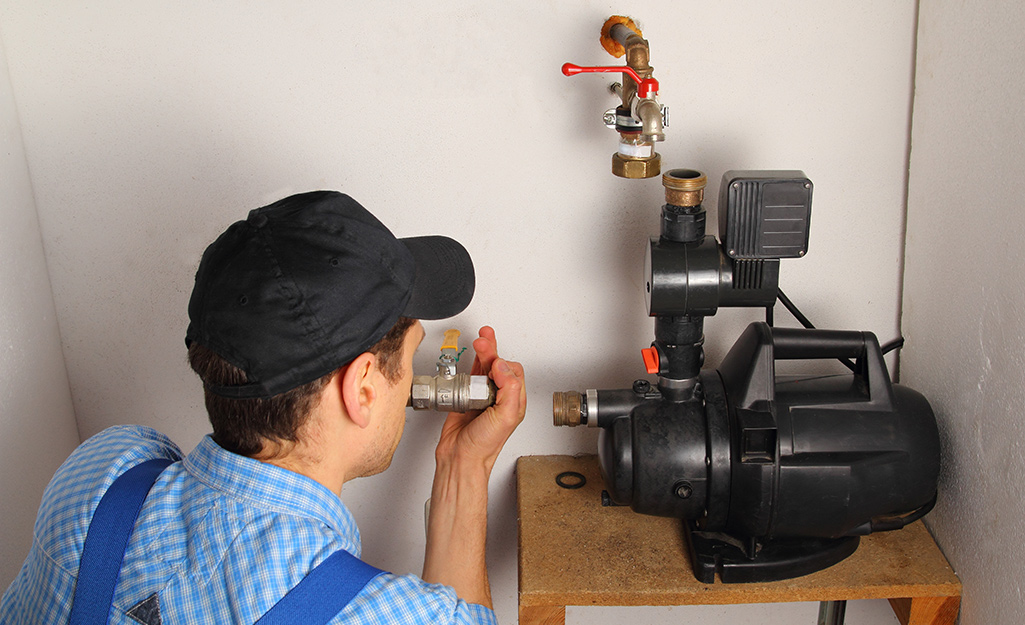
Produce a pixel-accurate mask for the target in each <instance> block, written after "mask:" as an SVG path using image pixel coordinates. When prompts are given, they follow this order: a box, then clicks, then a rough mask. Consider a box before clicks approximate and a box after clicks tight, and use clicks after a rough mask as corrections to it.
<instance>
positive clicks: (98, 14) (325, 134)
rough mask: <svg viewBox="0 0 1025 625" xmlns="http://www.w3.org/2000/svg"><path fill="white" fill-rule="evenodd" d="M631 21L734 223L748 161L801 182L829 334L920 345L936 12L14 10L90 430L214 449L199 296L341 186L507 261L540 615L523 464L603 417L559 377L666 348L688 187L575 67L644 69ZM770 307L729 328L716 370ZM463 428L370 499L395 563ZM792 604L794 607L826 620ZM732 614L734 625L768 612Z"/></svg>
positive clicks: (371, 487)
mask: <svg viewBox="0 0 1025 625" xmlns="http://www.w3.org/2000/svg"><path fill="white" fill-rule="evenodd" d="M617 10H620V11H622V10H628V11H629V12H630V14H631V15H632V16H633V17H635V18H636V19H638V20H639V22H640V23H641V26H642V27H643V28H644V30H645V35H646V36H647V38H648V39H649V41H650V42H651V46H652V64H653V65H654V66H655V68H656V77H657V78H658V79H659V80H660V82H661V85H662V100H663V101H664V102H665V103H666V104H668V105H669V106H670V107H671V109H672V119H673V124H672V126H671V127H670V128H669V131H668V134H667V141H666V143H665V144H663V145H662V146H660V149H659V151H660V152H661V153H662V155H663V159H664V163H665V164H666V166H667V168H669V167H690V168H697V169H701V170H703V171H705V172H706V173H707V174H708V176H709V180H710V181H711V184H710V188H709V193H708V196H709V197H710V198H711V200H710V201H709V202H708V203H707V205H708V207H709V209H710V211H711V217H712V219H710V223H715V219H714V216H715V203H716V202H715V198H716V197H717V191H718V180H719V178H720V176H721V175H722V173H723V172H724V171H725V170H727V169H732V168H779V169H788V168H798V169H803V170H804V171H805V172H806V173H807V174H808V176H809V177H810V178H811V179H812V180H813V181H814V182H815V185H816V187H815V200H814V204H815V206H814V210H813V219H812V221H813V225H812V239H811V248H810V251H809V254H808V256H807V258H805V259H802V260H800V261H787V262H785V263H784V264H783V265H784V266H783V270H782V273H783V277H782V286H783V288H784V290H785V291H786V292H787V293H788V294H789V295H790V296H791V298H793V299H794V300H795V301H796V302H798V303H799V305H801V307H802V309H803V310H804V312H805V313H806V314H807V315H808V316H809V317H811V318H812V320H813V321H815V322H817V323H818V324H819V325H822V326H824V327H834V328H856V329H867V330H872V331H874V332H876V333H877V334H878V335H879V337H880V339H882V340H888V339H890V338H892V337H893V336H895V335H896V334H897V324H898V310H899V289H900V264H901V257H902V236H903V204H904V195H905V189H906V180H905V172H906V164H907V163H906V157H907V149H908V131H909V116H910V106H911V104H910V97H911V77H912V64H913V41H914V32H915V31H914V29H915V14H914V13H915V11H914V6H913V4H907V3H906V4H902V5H898V6H894V4H893V3H891V2H885V1H882V0H875V1H868V2H861V3H857V4H856V5H855V4H852V5H849V6H840V5H838V4H837V3H822V2H817V1H815V0H791V1H789V2H785V3H751V2H742V1H740V0H736V1H732V2H718V3H707V2H706V3H696V2H669V1H667V0H661V1H656V0H640V1H636V2H631V3H629V4H628V5H627V6H623V7H610V5H608V4H607V3H604V2H593V1H584V0H577V1H572V2H537V3H531V4H530V5H528V6H523V5H522V4H520V3H488V4H482V3H477V2H466V1H464V0H444V1H441V2H438V1H435V2H430V3H426V2H419V3H404V4H403V5H402V6H401V8H397V5H394V4H385V3H380V4H375V3H361V4H359V5H357V4H355V3H344V4H343V3H338V2H329V1H327V0H318V1H311V2H303V3H295V2H280V1H265V2H242V1H241V0H235V1H229V2H218V3H209V2H199V1H196V0H193V1H183V2H175V3H166V2H153V1H140V2H132V3H124V2H115V1H113V0H100V1H98V2H93V3H89V4H88V5H84V4H78V3H67V2H60V1H58V0H3V1H2V2H0V27H2V29H3V35H4V38H5V40H6V42H7V45H8V54H9V62H10V66H11V76H12V83H13V86H14V90H15V92H16V93H17V95H18V102H19V111H20V114H21V121H22V124H23V128H24V135H25V137H26V146H27V152H28V162H29V166H30V168H31V171H32V176H33V183H34V185H35V190H36V202H37V206H38V209H39V219H40V222H41V224H42V232H43V238H44V241H45V244H46V249H47V260H48V263H49V266H50V274H51V278H52V281H53V285H54V297H55V300H56V306H57V314H58V318H59V320H60V323H61V331H62V339H63V348H64V353H65V357H66V362H67V367H68V375H69V377H70V384H71V389H72V392H73V396H74V401H75V411H76V414H77V415H78V419H79V425H80V429H81V431H82V434H83V436H88V435H90V434H93V433H95V432H96V431H98V430H100V429H101V428H103V427H105V426H107V425H110V424H113V423H120V422H139V423H145V424H148V425H152V426H155V427H157V428H159V429H162V430H163V431H165V432H167V433H168V434H169V435H170V436H171V437H172V438H174V439H175V440H176V441H178V442H179V443H180V444H181V445H182V447H183V448H185V449H189V448H191V447H192V446H193V445H194V444H195V443H196V442H197V441H198V440H199V438H200V437H201V436H202V435H203V434H204V433H205V432H206V431H207V429H208V426H207V424H206V421H205V417H204V415H203V410H202V407H201V401H200V389H199V387H198V384H197V383H196V380H195V379H194V377H193V376H192V374H191V373H190V372H189V371H188V369H187V367H186V365H185V362H184V360H185V350H184V343H183V337H184V332H185V326H186V316H185V307H186V302H187V300H188V295H189V292H190V289H191V284H192V276H193V272H194V270H195V267H196V264H197V262H198V259H199V256H200V253H201V252H202V250H203V248H204V247H205V245H206V244H207V243H209V241H211V240H212V239H213V238H214V237H215V236H216V235H217V234H218V233H219V232H220V231H221V230H223V229H224V228H225V227H226V226H227V225H228V224H229V223H231V222H232V221H234V220H237V219H240V218H242V217H244V215H245V214H246V212H247V211H248V210H249V209H250V208H253V207H256V206H259V205H262V204H265V203H268V202H270V201H273V200H275V199H278V198H279V197H282V196H283V195H285V194H288V193H291V192H295V191H303V190H308V189H311V188H336V189H340V190H343V191H346V192H348V193H350V194H352V195H353V196H354V197H356V198H357V199H359V200H360V201H361V202H362V203H364V204H365V205H366V206H367V207H368V208H370V209H371V210H372V211H374V212H375V213H376V214H377V215H378V216H380V217H381V218H382V219H383V220H384V221H385V222H386V223H388V224H389V225H391V226H392V227H393V230H394V231H395V232H396V233H397V234H399V235H400V236H404V235H412V234H423V233H427V232H444V233H448V234H451V235H453V236H455V237H456V238H459V239H460V240H462V241H464V243H466V245H467V247H468V248H469V249H470V251H471V253H472V254H473V256H474V258H475V261H476V263H477V267H478V277H479V286H478V292H477V297H476V298H475V300H474V303H473V305H472V306H471V308H470V309H469V310H468V311H467V312H466V313H465V314H463V315H462V316H461V317H460V318H459V319H458V320H457V321H456V322H455V324H456V325H458V326H459V327H460V328H461V329H463V330H464V331H465V332H468V333H469V332H473V331H474V329H475V328H476V327H477V326H479V325H481V324H483V323H491V324H493V325H494V326H495V327H496V328H497V330H498V335H499V340H500V346H501V348H502V350H503V352H504V353H505V355H506V356H508V357H512V358H516V359H519V360H521V361H523V362H524V363H525V364H526V367H527V372H528V381H529V383H530V385H531V389H530V397H529V401H530V408H529V410H528V416H527V422H526V423H524V425H523V426H522V428H521V429H520V431H519V432H518V433H517V435H516V436H515V437H514V438H513V440H512V441H511V442H510V444H509V446H508V448H507V450H506V452H505V454H504V456H503V457H502V459H501V461H500V464H499V465H498V467H497V469H496V472H495V478H494V483H493V488H492V514H493V517H492V518H493V519H494V520H493V526H492V545H491V547H492V549H491V564H492V568H493V573H492V581H493V584H494V586H495V600H496V604H497V607H498V611H499V616H500V618H501V619H502V620H503V621H504V622H512V621H513V620H514V619H515V599H516V540H515V518H516V515H515V496H514V480H513V469H512V467H513V463H514V461H515V458H516V457H517V456H519V455H524V454H544V453H576V452H592V451H594V449H595V433H594V432H586V431H579V430H566V429H558V430H557V429H554V428H553V427H552V426H551V414H550V410H551V409H550V406H551V394H552V392H553V391H556V390H566V389H580V390H582V389H584V388H588V387H592V388H593V387H597V388H608V387H618V386H622V385H626V384H629V382H630V381H632V380H633V379H634V378H636V377H639V376H640V374H641V372H642V370H641V360H640V358H639V354H638V350H639V349H641V348H642V347H645V346H647V345H648V344H649V343H650V341H651V338H652V337H651V327H652V326H651V322H650V320H648V319H647V318H646V317H645V313H644V303H643V295H642V283H641V280H640V274H641V270H642V260H643V258H642V257H643V250H644V244H645V241H646V239H647V237H648V236H649V235H650V234H654V233H655V232H657V228H658V215H659V206H660V205H661V204H662V189H661V185H660V183H659V181H658V180H649V181H624V180H621V179H618V178H615V177H614V176H612V175H611V173H610V171H609V162H610V158H611V154H612V152H613V151H614V149H615V141H616V136H615V134H614V133H613V132H612V131H610V130H608V129H606V128H605V127H604V126H603V125H602V123H601V114H602V112H603V111H604V110H605V109H607V108H609V107H611V106H613V105H614V100H613V98H612V97H611V96H609V95H608V94H607V92H606V91H605V86H606V85H607V83H608V82H610V80H611V78H607V77H597V76H578V77H574V78H566V77H564V76H563V75H562V74H561V73H560V71H559V68H560V66H561V64H562V63H563V62H566V61H573V62H576V63H579V64H609V63H614V62H616V61H615V60H614V59H612V58H611V57H609V56H608V55H606V54H605V53H604V52H603V51H602V50H601V48H600V47H599V45H598V42H597V37H598V31H599V28H600V27H601V24H602V23H603V22H604V20H605V18H606V17H608V16H609V15H610V14H612V13H613V12H615V11H617ZM758 316H759V315H758V314H756V313H754V312H752V311H724V312H723V313H721V314H720V315H719V316H717V317H715V318H713V319H710V320H709V321H708V322H707V323H706V326H705V328H706V335H707V343H706V347H707V351H708V359H707V360H708V363H709V364H710V365H713V366H714V365H716V364H717V363H718V362H719V360H720V359H721V357H722V356H723V355H724V354H725V352H726V350H727V349H728V348H729V346H730V345H731V344H732V342H733V340H734V339H735V338H736V337H737V336H738V335H739V333H740V331H741V329H742V328H743V326H744V325H746V323H747V322H749V321H750V320H754V319H756V318H758ZM777 317H778V318H779V319H781V320H782V319H785V317H786V315H785V313H784V312H782V311H780V312H778V313H777ZM440 329H442V326H441V325H433V326H431V328H429V331H431V332H432V334H431V337H430V338H429V339H428V342H427V347H426V348H425V349H424V350H423V351H424V353H423V354H422V355H421V357H420V360H419V366H420V367H421V368H425V369H426V368H429V367H430V363H431V361H432V360H433V358H434V353H433V352H434V350H435V349H436V347H435V345H437V342H438V341H440V333H439V332H438V330H440ZM432 341H433V342H432ZM437 428H438V421H437V420H436V419H435V418H433V417H430V416H424V415H419V414H418V415H411V416H410V422H409V426H408V427H407V435H406V437H405V439H404V441H403V443H402V446H401V447H400V449H399V455H398V457H397V458H396V461H395V463H394V464H393V467H392V469H391V470H390V471H389V472H387V473H386V474H385V475H383V476H381V477H378V478H374V479H371V480H364V481H361V482H359V483H355V484H353V485H351V486H347V487H346V491H345V494H344V499H345V500H346V502H347V503H348V504H349V505H350V506H351V507H352V508H353V510H354V512H355V514H356V516H357V519H358V520H359V521H360V523H361V524H362V525H363V526H364V528H365V531H364V542H365V548H366V549H365V551H366V553H367V556H368V558H369V559H370V560H371V561H374V562H375V563H377V564H380V565H384V566H386V567H389V568H392V569H394V570H398V571H418V570H419V568H420V566H421V558H422V555H421V551H422V540H423V535H422V531H423V530H422V528H423V525H422V512H421V510H420V507H419V505H418V504H414V505H408V504H407V502H408V501H414V502H420V501H423V500H424V499H425V498H426V497H427V495H428V492H429V483H430V473H431V468H432V462H431V458H432V456H431V448H432V446H433V443H434V441H435V440H436V436H437ZM382 493H383V494H384V496H383V497H382ZM884 607H885V604H884ZM780 609H782V610H783V612H782V614H783V616H781V617H780V621H781V622H784V621H786V620H787V618H786V616H785V615H786V614H795V615H803V614H804V613H805V611H806V610H807V609H808V608H807V606H805V607H800V606H795V607H787V606H783V607H782V608H780ZM687 610H691V611H690V612H688V611H687ZM694 610H695V609H676V610H673V611H672V612H671V616H670V613H669V612H668V611H666V610H661V611H659V610H653V611H652V612H651V614H652V615H653V616H652V618H655V619H662V618H677V617H678V616H680V615H687V614H695V615H696V614H699V612H696V611H694ZM802 610H803V611H802ZM700 614H704V613H703V612H702V613H700ZM724 614H725V615H720V616H712V617H708V618H709V619H710V620H709V621H708V622H710V623H726V622H732V620H733V619H737V618H744V615H747V616H746V618H752V619H757V618H758V616H759V615H760V614H761V612H760V611H759V609H757V608H744V607H738V608H730V609H729V610H727V611H726V612H725V613H724ZM615 618H616V617H615V614H614V613H609V615H607V616H602V615H600V614H595V612H594V611H585V610H581V611H579V612H574V611H573V610H571V620H573V619H577V622H582V620H581V619H583V620H587V621H591V622H603V619H606V621H607V622H614V621H615ZM795 618H798V619H799V618H803V616H796V617H795ZM608 619H611V620H608ZM848 622H850V623H853V624H854V625H857V622H856V621H855V620H854V619H849V620H848ZM865 622H873V621H872V620H869V621H865ZM875 622H878V620H875Z"/></svg>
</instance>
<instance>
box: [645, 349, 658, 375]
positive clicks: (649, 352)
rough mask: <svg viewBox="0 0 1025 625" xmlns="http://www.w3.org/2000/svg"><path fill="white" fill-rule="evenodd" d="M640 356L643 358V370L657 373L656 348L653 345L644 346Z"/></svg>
mask: <svg viewBox="0 0 1025 625" xmlns="http://www.w3.org/2000/svg"><path fill="white" fill-rule="evenodd" d="M641 358H643V359H644V370H645V371H647V372H648V373H658V370H659V357H658V350H657V349H655V348H654V347H645V348H644V349H642V350H641Z"/></svg>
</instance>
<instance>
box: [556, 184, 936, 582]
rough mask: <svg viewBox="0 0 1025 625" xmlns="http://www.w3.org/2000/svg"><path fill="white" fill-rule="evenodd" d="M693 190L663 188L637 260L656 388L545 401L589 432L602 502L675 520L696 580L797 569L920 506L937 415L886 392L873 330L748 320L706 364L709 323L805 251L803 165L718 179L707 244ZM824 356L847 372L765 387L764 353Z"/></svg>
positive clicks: (820, 562)
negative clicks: (715, 226)
mask: <svg viewBox="0 0 1025 625" xmlns="http://www.w3.org/2000/svg"><path fill="white" fill-rule="evenodd" d="M704 182H705V178H704V175H703V174H700V172H695V171H691V170H673V171H671V172H668V173H667V174H666V175H665V176H664V177H663V183H664V184H665V185H666V189H667V191H666V197H667V204H666V205H665V206H663V207H662V215H663V220H662V232H661V235H660V236H659V237H657V238H652V239H651V241H650V243H649V246H648V256H647V261H646V263H645V277H646V295H647V304H648V313H649V315H650V316H653V317H654V318H655V340H654V342H653V343H652V345H651V347H649V348H647V349H646V350H644V351H645V354H644V356H645V361H646V364H647V366H648V372H649V373H653V374H654V373H657V374H658V382H657V385H656V386H653V385H652V384H651V383H650V382H648V381H647V380H637V381H636V382H634V384H633V386H632V388H630V389H619V390H588V391H586V393H584V394H579V393H573V392H568V393H556V396H555V402H554V412H555V420H556V424H557V425H576V424H586V425H589V426H597V427H600V428H602V431H601V433H600V436H599V456H600V464H601V470H602V476H603V478H604V481H605V485H606V488H607V493H608V499H609V501H610V503H613V504H617V505H629V506H630V507H631V508H633V510H635V511H637V512H640V513H644V514H653V515H659V516H669V517H678V518H681V519H684V520H685V522H686V527H687V535H688V539H689V544H690V549H691V561H692V564H693V567H694V573H695V575H696V576H697V577H698V579H700V580H701V581H703V582H706V583H711V582H712V581H714V579H715V576H716V574H718V575H719V577H720V579H721V580H722V581H724V582H745V581H767V580H773V579H782V578H788V577H794V576H798V575H804V574H807V573H810V572H813V571H815V570H819V569H821V568H824V567H826V566H829V565H831V564H834V563H836V562H838V561H839V560H842V559H843V558H845V557H847V556H848V555H850V554H851V553H853V551H854V550H855V549H856V548H857V544H858V538H857V537H858V536H861V535H865V534H868V533H870V532H873V531H881V530H892V529H898V528H900V527H903V526H904V525H905V524H907V523H909V522H911V521H913V520H915V519H917V518H920V517H921V516H922V515H924V514H925V513H926V512H928V511H929V510H930V509H931V507H932V505H933V503H934V502H935V497H936V482H937V476H938V473H939V451H940V450H939V435H938V430H937V428H936V422H935V417H934V415H933V413H932V410H931V409H930V407H929V403H928V402H927V401H926V400H925V398H924V397H922V396H921V395H920V394H918V393H917V392H915V391H913V390H911V389H909V388H905V387H902V386H900V385H896V384H891V382H890V378H889V375H888V373H887V370H886V365H885V362H884V360H883V353H882V350H881V349H880V346H879V343H878V341H877V340H876V337H875V336H874V335H872V334H871V333H870V332H855V331H836V330H819V329H792V328H773V327H771V326H770V325H769V324H768V323H764V322H756V323H752V324H751V325H750V326H748V328H747V330H746V331H745V332H744V333H743V334H742V335H741V336H740V338H739V339H738V340H737V342H736V344H735V345H734V346H733V348H732V349H731V350H730V352H729V353H728V354H727V356H726V357H725V358H724V360H723V361H722V363H721V364H720V366H719V368H718V369H716V370H702V365H703V361H704V352H703V350H702V344H703V333H702V328H703V319H704V317H705V316H707V315H712V314H715V312H716V311H717V310H718V308H719V307H720V306H755V307H767V308H768V307H770V306H772V305H773V304H774V303H775V301H776V298H777V295H778V276H779V260H780V258H783V257H792V258H799V257H801V256H804V254H805V251H806V249H807V242H808V228H807V226H808V223H809V217H810V209H811V189H812V185H811V183H810V181H808V180H807V179H806V178H805V177H804V175H803V173H801V172H794V171H786V172H765V171H751V172H727V174H726V175H724V177H723V182H722V187H721V199H720V205H719V210H720V223H721V224H722V226H721V227H722V228H723V229H724V233H723V239H724V242H723V243H722V244H720V243H719V242H718V241H717V240H716V238H715V237H713V236H706V235H705V233H704V225H705V223H704V222H705V218H704V210H703V209H702V208H701V205H700V203H701V199H702V197H703V196H702V194H701V189H703V187H704ZM674 202H680V203H674ZM684 203H686V204H684ZM822 358H840V359H853V360H854V363H853V364H851V365H850V366H851V368H852V372H851V374H850V375H833V376H814V377H807V376H805V377H800V376H787V377H778V376H776V373H775V362H776V361H777V360H785V359H822Z"/></svg>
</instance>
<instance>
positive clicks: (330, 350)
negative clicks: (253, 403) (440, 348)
mask: <svg viewBox="0 0 1025 625" xmlns="http://www.w3.org/2000/svg"><path fill="white" fill-rule="evenodd" d="M473 289H474V274H473V261H472V260H471V259H470V255H469V253H467V251H466V249H465V248H464V247H463V246H462V245H460V244H459V243H458V242H457V241H455V240H453V239H450V238H448V237H443V236H424V237H412V238H405V239H397V238H395V236H394V235H393V234H392V233H391V231H389V230H388V228H386V227H385V226H384V224H382V223H381V222H380V221H378V220H377V218H375V217H374V216H373V215H371V214H370V213H369V212H368V211H367V210H366V209H365V208H363V207H362V206H360V204H359V203H358V202H356V200H354V199H352V198H351V197H349V196H347V195H344V194H342V193H338V192H336V191H313V192H310V193H301V194H298V195H293V196H291V197H287V198H285V199H283V200H280V201H278V202H275V203H273V204H271V205H269V206H264V207H263V208H258V209H255V210H253V211H251V212H250V213H249V217H248V218H247V219H246V220H245V221H239V222H236V223H234V224H232V225H231V226H230V227H229V228H228V229H227V230H226V231H225V232H224V234H222V235H221V236H220V237H218V238H217V240H216V241H214V242H213V243H212V244H211V245H210V247H208V248H207V249H206V252H204V253H203V258H202V260H201V261H200V263H199V269H198V270H197V271H196V284H195V287H194V288H193V290H192V298H191V299H190V300H189V327H188V330H187V331H186V334H185V344H186V345H191V344H192V342H196V343H199V344H200V345H203V346H204V347H206V348H208V349H210V350H212V351H214V352H215V353H217V354H218V355H219V356H221V357H222V358H224V359H225V360H227V361H228V362H229V363H231V364H233V365H235V366H236V367H238V368H239V369H241V370H242V371H244V372H245V373H246V377H247V380H248V382H247V383H246V384H243V385H239V386H216V385H207V388H208V389H209V390H211V391H212V392H214V393H216V394H218V395H222V396H224V397H231V398H238V399H250V398H265V397H272V396H274V395H277V394H279V393H283V392H285V391H288V390H291V389H293V388H295V387H297V386H300V385H302V384H306V383H307V382H312V381H313V380H316V379H317V378H319V377H321V376H323V375H326V374H328V373H330V372H332V371H334V370H335V369H338V368H339V367H342V366H344V365H345V364H347V363H349V362H350V361H352V359H353V358H355V357H356V356H358V355H359V354H361V353H363V352H365V351H366V350H367V349H369V348H370V347H371V346H373V345H374V344H375V343H376V342H377V341H379V340H380V339H381V338H382V337H384V335H385V334H387V333H388V330H390V329H391V328H392V326H394V325H395V322H396V321H398V319H399V317H413V318H416V319H444V318H446V317H451V316H453V315H456V314H459V313H460V312H462V311H463V310H464V309H465V308H466V307H467V305H469V303H470V300H471V299H472V298H473Z"/></svg>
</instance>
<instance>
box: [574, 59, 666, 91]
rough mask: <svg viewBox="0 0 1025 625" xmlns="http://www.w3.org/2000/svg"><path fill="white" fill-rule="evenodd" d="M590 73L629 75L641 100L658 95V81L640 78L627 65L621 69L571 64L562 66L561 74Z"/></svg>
mask: <svg viewBox="0 0 1025 625" xmlns="http://www.w3.org/2000/svg"><path fill="white" fill-rule="evenodd" d="M591 72H623V73H624V74H629V75H630V78H633V79H634V81H635V82H636V83H637V95H639V96H641V97H642V98H646V97H648V94H651V93H655V94H657V93H658V81H657V80H655V79H654V78H641V77H640V75H639V74H638V73H637V71H636V70H635V69H634V68H632V67H630V66H629V65H624V66H622V67H609V66H601V67H580V66H579V65H574V64H572V63H564V64H563V66H562V73H563V74H565V75H567V76H575V75H577V74H585V73H591Z"/></svg>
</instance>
